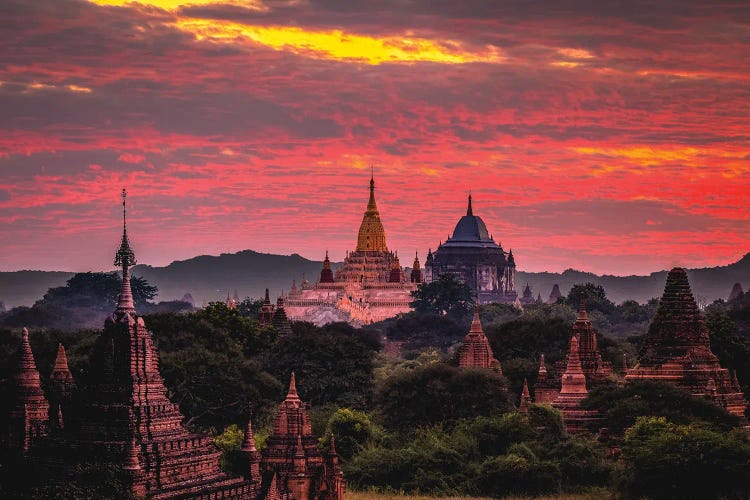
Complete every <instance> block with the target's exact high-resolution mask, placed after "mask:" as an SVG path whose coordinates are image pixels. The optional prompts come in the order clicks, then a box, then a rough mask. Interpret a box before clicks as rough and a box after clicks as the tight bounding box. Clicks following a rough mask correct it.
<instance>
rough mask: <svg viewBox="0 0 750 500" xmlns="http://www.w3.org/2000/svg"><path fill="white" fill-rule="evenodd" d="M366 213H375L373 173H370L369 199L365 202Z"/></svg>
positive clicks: (376, 208) (376, 207) (376, 209)
mask: <svg viewBox="0 0 750 500" xmlns="http://www.w3.org/2000/svg"><path fill="white" fill-rule="evenodd" d="M367 211H368V212H374V213H377V211H378V206H377V205H376V204H375V172H374V170H373V171H372V172H371V173H370V199H369V200H368V202H367Z"/></svg>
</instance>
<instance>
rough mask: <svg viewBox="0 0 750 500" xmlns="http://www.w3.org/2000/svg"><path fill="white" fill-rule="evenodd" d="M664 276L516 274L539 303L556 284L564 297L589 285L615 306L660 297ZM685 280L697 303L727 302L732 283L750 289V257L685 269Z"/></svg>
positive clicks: (519, 286) (662, 273)
mask: <svg viewBox="0 0 750 500" xmlns="http://www.w3.org/2000/svg"><path fill="white" fill-rule="evenodd" d="M667 272H668V270H664V271H659V272H655V273H651V274H649V275H648V276H611V275H604V276H598V275H596V274H593V273H585V272H582V271H575V270H573V269H568V270H566V271H564V272H563V273H562V274H560V273H525V272H522V271H519V272H518V273H517V274H516V289H517V290H518V293H521V292H522V291H523V287H524V286H526V283H527V282H528V283H529V286H530V287H531V289H532V290H533V292H534V297H536V294H537V292H541V294H542V299H543V300H545V301H546V300H547V298H548V297H549V294H550V292H551V291H552V286H553V285H554V284H555V283H557V284H558V285H560V291H561V292H562V293H563V295H567V293H568V291H569V290H570V288H571V287H572V286H573V285H574V284H576V283H586V282H591V283H594V284H596V285H602V286H603V287H604V290H606V292H607V297H609V299H610V300H611V301H613V302H615V303H618V304H619V303H620V302H622V301H624V300H628V299H633V300H636V301H638V302H646V301H648V300H649V299H651V298H653V297H661V294H662V292H663V291H664V284H665V283H666V281H667ZM688 278H689V279H690V287H691V288H692V290H693V295H695V297H696V299H697V300H698V301H701V300H703V301H706V302H708V303H711V302H713V301H714V300H716V299H724V300H727V298H728V297H729V292H730V291H731V290H732V285H734V284H735V283H741V284H742V287H743V288H744V289H745V290H747V289H748V287H750V253H749V254H747V255H745V256H744V257H742V258H741V259H740V260H739V261H737V262H735V263H734V264H729V265H728V266H719V267H706V268H700V269H688Z"/></svg>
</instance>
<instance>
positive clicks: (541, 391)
mask: <svg viewBox="0 0 750 500" xmlns="http://www.w3.org/2000/svg"><path fill="white" fill-rule="evenodd" d="M558 392H560V388H559V386H558V385H557V383H556V381H555V379H554V377H552V376H551V375H550V373H549V372H548V371H547V364H546V363H545V361H544V353H542V355H541V356H540V357H539V371H538V372H537V376H536V383H535V384H534V401H535V402H536V403H552V402H553V401H554V400H555V399H556V398H557V393H558Z"/></svg>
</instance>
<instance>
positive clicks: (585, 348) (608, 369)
mask: <svg viewBox="0 0 750 500" xmlns="http://www.w3.org/2000/svg"><path fill="white" fill-rule="evenodd" d="M570 332H571V335H572V336H574V337H577V338H578V356H579V358H580V360H581V367H582V368H583V373H584V374H585V375H586V383H587V387H588V388H589V389H591V384H592V382H593V383H596V382H602V381H604V380H606V379H607V378H610V377H612V363H610V362H609V361H603V360H602V355H601V353H600V352H599V343H598V341H597V339H596V330H595V329H594V327H593V325H592V324H591V321H590V320H589V317H588V313H587V312H586V303H585V302H584V301H581V303H580V305H579V306H578V314H577V317H576V320H575V322H574V323H573V326H572V327H571V330H570ZM565 366H566V362H561V363H560V364H559V365H558V366H556V367H557V368H558V373H562V372H563V371H564V370H565Z"/></svg>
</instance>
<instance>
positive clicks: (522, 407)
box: [518, 377, 531, 413]
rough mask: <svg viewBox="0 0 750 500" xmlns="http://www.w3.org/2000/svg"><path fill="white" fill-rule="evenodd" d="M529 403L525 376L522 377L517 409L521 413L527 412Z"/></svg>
mask: <svg viewBox="0 0 750 500" xmlns="http://www.w3.org/2000/svg"><path fill="white" fill-rule="evenodd" d="M529 403H531V393H529V382H528V381H527V380H526V377H524V379H523V389H522V390H521V401H520V402H519V405H518V411H519V412H521V413H528V412H529Z"/></svg>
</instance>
